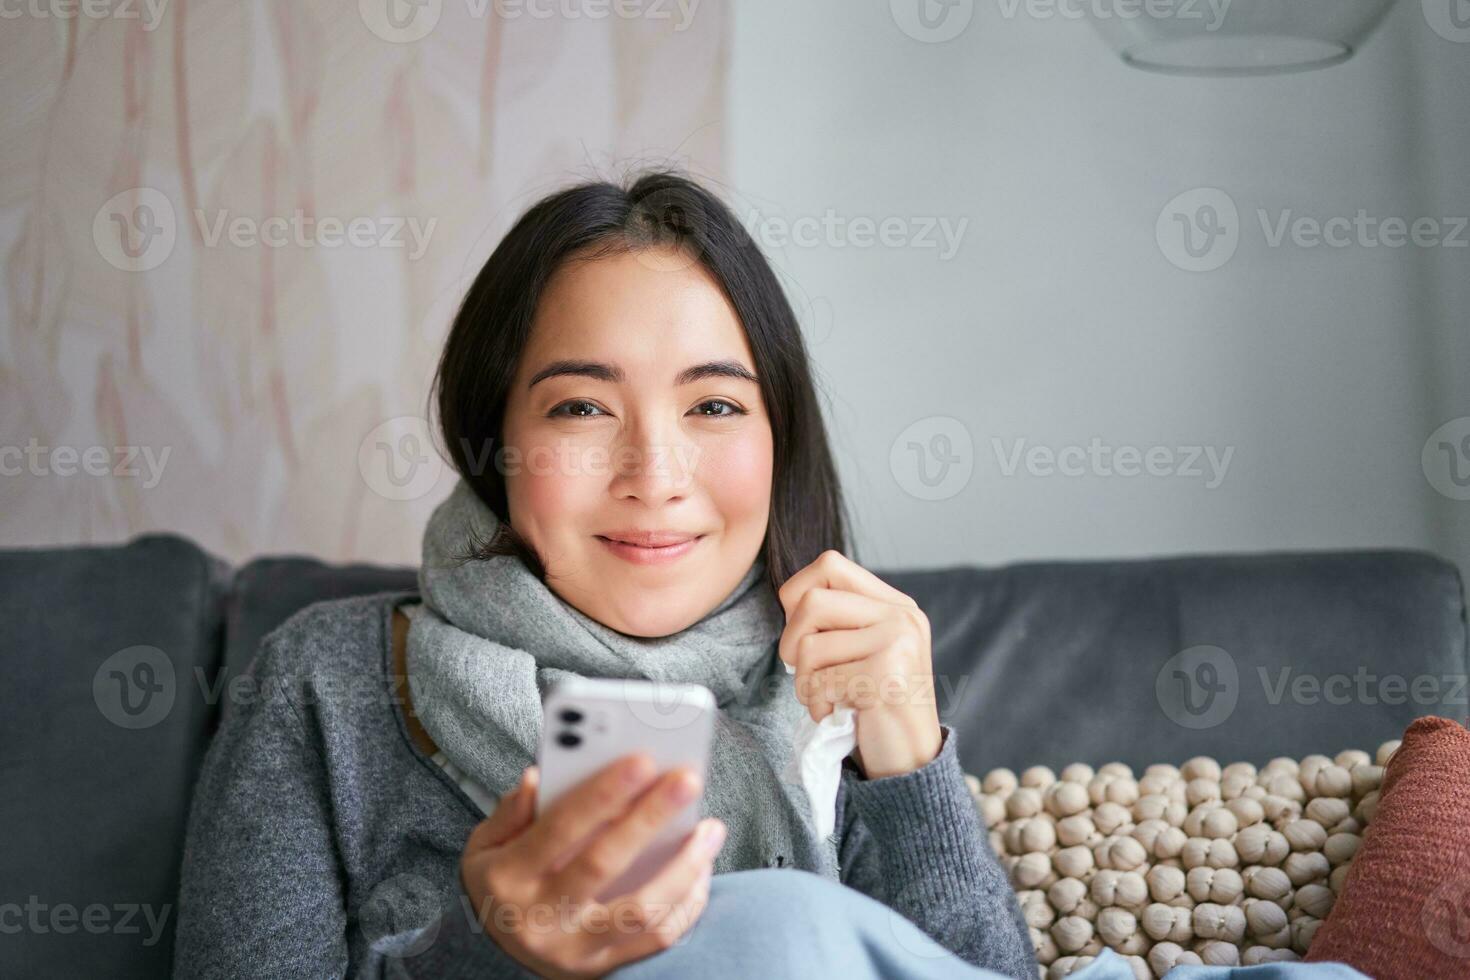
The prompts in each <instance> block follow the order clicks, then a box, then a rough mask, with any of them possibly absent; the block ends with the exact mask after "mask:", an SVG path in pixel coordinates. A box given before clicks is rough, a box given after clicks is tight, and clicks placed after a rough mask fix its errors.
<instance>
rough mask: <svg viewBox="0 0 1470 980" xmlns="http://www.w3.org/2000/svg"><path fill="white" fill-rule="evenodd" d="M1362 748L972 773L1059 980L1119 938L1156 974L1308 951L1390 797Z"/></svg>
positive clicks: (1040, 952) (1146, 974) (1048, 978)
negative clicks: (1138, 766) (1137, 767)
mask: <svg viewBox="0 0 1470 980" xmlns="http://www.w3.org/2000/svg"><path fill="white" fill-rule="evenodd" d="M1398 744H1399V743H1398V742H1397V741H1392V742H1385V743H1384V744H1383V745H1381V746H1379V748H1378V753H1377V755H1376V757H1370V756H1369V755H1368V753H1366V752H1361V751H1358V750H1356V749H1349V750H1347V751H1345V752H1339V753H1338V754H1337V757H1336V758H1334V759H1329V758H1328V757H1327V756H1325V755H1309V756H1307V757H1306V758H1304V759H1302V760H1301V762H1299V763H1298V762H1297V761H1295V760H1293V759H1287V758H1277V759H1272V760H1271V761H1270V762H1269V763H1267V764H1266V765H1265V766H1264V767H1262V768H1261V769H1260V770H1257V769H1256V767H1255V766H1253V765H1251V764H1250V763H1248V762H1236V763H1232V764H1231V765H1228V766H1225V767H1224V768H1223V769H1222V768H1221V767H1220V764H1219V763H1217V762H1216V761H1215V760H1214V759H1210V758H1207V757H1204V756H1199V757H1196V758H1193V759H1190V760H1189V761H1188V762H1186V763H1185V764H1184V765H1183V766H1182V767H1177V768H1176V767H1175V766H1172V765H1153V766H1149V767H1148V769H1146V770H1145V771H1144V774H1143V777H1142V778H1141V779H1135V778H1134V774H1133V770H1132V769H1130V768H1129V767H1128V766H1126V765H1123V764H1122V763H1120V762H1110V763H1108V764H1107V765H1105V766H1102V767H1101V768H1100V769H1098V770H1096V771H1095V772H1094V770H1093V769H1092V767H1091V766H1088V765H1085V764H1083V763H1073V764H1072V765H1070V766H1067V767H1066V768H1065V769H1063V770H1062V772H1061V775H1060V777H1058V776H1057V774H1056V773H1054V772H1052V770H1050V769H1048V768H1047V767H1045V766H1033V767H1032V768H1030V769H1027V770H1026V771H1025V772H1023V773H1021V775H1020V777H1019V778H1017V776H1016V774H1015V773H1013V772H1012V771H1011V770H1009V769H993V770H991V771H990V772H988V773H986V775H985V778H984V779H983V780H980V779H977V778H976V777H974V776H971V775H966V777H965V779H966V781H967V782H968V783H969V784H970V791H971V793H972V794H973V795H974V797H975V805H976V807H977V808H978V809H979V811H980V815H981V817H982V819H984V821H985V825H986V827H988V828H989V831H990V846H991V847H992V848H993V849H994V850H995V853H996V856H997V857H998V858H999V859H1000V862H1001V865H1002V866H1003V867H1004V868H1005V869H1006V871H1007V873H1008V874H1009V875H1010V879H1011V884H1012V886H1013V887H1014V888H1015V889H1016V896H1017V898H1018V899H1019V900H1020V903H1021V909H1022V911H1023V912H1024V913H1025V916H1026V922H1027V923H1028V924H1029V925H1030V927H1031V942H1032V944H1033V945H1034V946H1035V948H1036V958H1037V960H1038V961H1039V963H1040V975H1041V977H1042V978H1044V980H1053V978H1057V977H1064V976H1067V975H1068V974H1069V973H1072V972H1074V971H1076V970H1080V969H1082V968H1083V967H1085V966H1087V965H1088V964H1089V963H1091V962H1092V960H1093V957H1094V956H1096V954H1097V953H1099V952H1101V950H1102V948H1103V946H1108V947H1111V948H1112V949H1113V950H1115V951H1116V952H1118V953H1119V954H1120V955H1122V956H1124V957H1125V958H1126V959H1127V960H1128V962H1129V964H1130V965H1131V966H1132V967H1133V972H1134V974H1135V975H1136V976H1137V977H1139V978H1140V980H1148V978H1152V977H1162V976H1163V975H1164V974H1165V973H1167V972H1168V971H1169V970H1171V969H1173V968H1174V967H1175V966H1177V965H1180V964H1184V963H1196V964H1197V963H1208V964H1212V965H1222V966H1234V965H1242V966H1251V965H1254V964H1257V963H1264V962H1267V961H1269V960H1296V959H1300V958H1301V957H1302V956H1303V955H1305V954H1306V952H1307V948H1308V947H1309V946H1310V945H1311V942H1312V936H1313V934H1314V933H1315V932H1316V931H1317V926H1318V925H1319V924H1320V923H1321V921H1322V920H1323V919H1324V918H1326V917H1327V913H1328V911H1329V910H1330V909H1331V908H1332V903H1333V901H1334V899H1335V898H1336V896H1337V892H1338V890H1339V889H1340V888H1341V887H1342V881H1343V877H1344V876H1345V875H1346V874H1347V869H1348V863H1349V862H1350V861H1351V860H1352V857H1353V854H1354V853H1355V852H1356V851H1357V849H1358V844H1359V843H1360V842H1361V839H1362V833H1363V829H1364V828H1365V827H1366V826H1367V825H1368V821H1369V820H1371V819H1372V817H1373V811H1374V809H1375V808H1376V807H1377V805H1378V783H1379V780H1380V779H1381V778H1382V776H1383V766H1384V765H1385V763H1387V761H1388V757H1389V755H1390V754H1392V752H1393V750H1394V749H1396V748H1397V747H1398Z"/></svg>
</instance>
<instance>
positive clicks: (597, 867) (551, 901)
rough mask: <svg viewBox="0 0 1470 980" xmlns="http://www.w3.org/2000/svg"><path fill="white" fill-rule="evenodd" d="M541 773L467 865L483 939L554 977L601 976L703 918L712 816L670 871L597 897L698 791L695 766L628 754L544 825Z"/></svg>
mask: <svg viewBox="0 0 1470 980" xmlns="http://www.w3.org/2000/svg"><path fill="white" fill-rule="evenodd" d="M538 786H539V770H538V769H537V767H535V766H531V767H528V768H527V769H526V770H525V771H524V772H523V773H522V774H521V781H520V783H519V784H518V785H517V786H516V788H515V789H514V790H512V791H511V792H509V793H507V794H506V795H505V796H503V797H501V799H500V803H499V805H498V806H497V807H496V808H495V812H494V813H492V814H490V816H489V817H487V818H486V819H485V820H484V821H482V822H481V823H480V824H479V825H478V826H476V827H475V829H474V830H473V831H472V832H471V834H470V837H469V840H468V841H467V842H466V844H465V848H464V852H463V853H462V855H461V857H460V875H461V877H462V879H463V881H464V886H465V891H466V893H467V894H468V895H469V896H470V898H471V900H472V901H473V903H474V906H475V908H476V909H477V910H478V913H479V916H480V921H481V922H482V923H483V924H484V926H485V931H486V932H487V933H488V934H489V935H490V936H491V937H492V938H493V939H494V940H495V941H496V942H497V943H499V944H500V946H501V948H503V949H504V950H505V951H506V952H507V953H509V954H510V955H511V956H512V957H514V958H515V959H516V960H517V961H518V962H520V963H521V964H522V965H524V966H526V967H527V968H529V969H531V970H533V971H535V972H536V973H539V974H542V975H544V976H548V977H589V976H601V975H603V974H605V973H608V972H609V971H611V970H613V969H616V968H617V967H619V966H621V965H623V964H625V963H629V962H631V961H633V960H637V959H642V958H643V957H645V956H648V955H650V954H652V953H655V952H658V951H659V950H662V949H666V948H668V947H669V946H671V945H673V944H674V943H675V942H676V941H677V940H678V939H679V937H681V936H682V935H684V933H686V932H687V931H688V930H689V929H690V928H691V927H692V926H693V925H694V923H695V921H697V920H698V918H699V916H700V915H701V914H702V913H703V912H704V908H705V905H706V904H707V903H708V901H709V885H710V876H711V875H712V874H713V866H714V859H715V855H717V854H718V853H719V852H720V848H721V846H722V845H723V844H724V840H725V827H724V824H723V823H721V822H720V821H719V820H718V819H715V818H709V819H706V820H702V821H700V822H699V824H698V825H696V827H695V830H694V833H692V834H690V835H689V839H688V840H686V841H685V842H684V845H683V846H682V847H681V848H680V849H679V851H678V852H677V853H676V854H675V855H674V857H673V858H671V859H670V860H669V861H668V863H667V864H665V865H664V867H663V869H662V870H661V871H659V872H658V873H657V874H656V875H654V876H653V877H652V878H651V879H649V880H648V881H647V882H646V883H645V884H643V885H642V886H641V887H639V888H637V889H636V890H634V891H633V892H630V893H628V894H626V895H621V896H618V897H617V898H613V899H609V900H607V901H605V902H600V901H597V900H596V899H595V898H594V896H595V895H597V894H598V893H599V891H600V890H601V889H602V888H604V887H606V886H607V885H608V884H609V883H610V882H612V881H613V880H614V879H616V878H617V877H618V875H619V874H621V873H622V872H623V871H624V870H626V869H627V867H628V866H629V865H630V864H631V863H632V862H633V860H634V859H635V858H636V857H637V856H638V854H639V853H640V852H641V851H642V850H643V848H644V847H645V846H646V845H647V844H648V843H649V842H650V841H651V840H653V838H654V837H655V836H656V835H657V834H658V831H659V830H660V828H661V827H663V825H664V824H665V823H666V822H667V821H668V820H669V819H670V818H671V817H673V816H674V815H675V814H677V813H678V812H679V811H680V810H681V809H683V808H684V807H685V806H686V805H688V803H689V802H690V801H691V800H694V799H696V798H697V797H698V796H699V794H700V792H701V790H702V786H701V785H700V777H699V776H698V774H696V773H694V772H693V771H691V770H689V769H687V768H683V767H681V768H676V769H672V770H670V771H668V772H665V773H663V774H662V775H660V774H659V773H658V772H656V770H655V767H654V763H653V761H652V759H650V758H649V757H648V756H647V755H646V754H636V755H630V756H624V757H622V758H620V759H618V760H616V761H614V762H613V763H612V764H610V765H608V766H606V767H604V768H603V769H601V770H599V771H598V772H596V773H595V774H593V775H592V776H590V777H588V778H587V779H585V780H583V781H582V782H581V783H579V784H578V785H577V786H575V787H574V788H572V789H570V790H568V791H567V792H566V793H564V794H563V795H562V796H561V797H559V798H558V799H557V800H556V802H555V803H553V804H551V806H550V807H548V808H547V810H546V812H545V813H544V814H542V815H541V816H540V817H539V818H538V817H536V815H535V814H536V794H537V789H538Z"/></svg>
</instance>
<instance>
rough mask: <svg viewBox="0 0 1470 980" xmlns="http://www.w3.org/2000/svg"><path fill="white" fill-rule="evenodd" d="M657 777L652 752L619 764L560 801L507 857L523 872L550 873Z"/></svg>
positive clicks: (625, 758)
mask: <svg viewBox="0 0 1470 980" xmlns="http://www.w3.org/2000/svg"><path fill="white" fill-rule="evenodd" d="M657 775H658V773H657V771H656V770H655V769H654V765H653V759H651V758H650V757H649V756H648V754H647V753H643V752H640V753H636V754H634V755H629V756H623V757H622V758H620V759H617V760H614V761H613V762H611V763H609V764H608V765H606V766H604V767H603V768H602V769H599V770H598V771H597V772H595V773H593V774H592V775H591V776H588V777H587V778H586V779H584V780H582V781H581V782H580V783H578V784H577V785H576V786H573V787H572V788H571V789H569V790H567V792H565V793H563V794H562V795H561V796H560V797H558V798H557V800H556V802H555V803H553V804H552V805H551V806H550V807H549V808H548V809H547V810H546V812H545V813H544V814H542V815H541V816H540V817H539V818H538V819H536V820H534V821H533V822H532V823H531V826H530V827H528V828H527V829H526V832H525V833H523V834H521V835H520V836H519V837H517V838H515V840H513V841H511V843H510V845H509V847H510V848H512V850H511V852H510V855H509V857H508V859H509V860H510V861H511V862H513V864H514V865H515V866H516V868H517V870H518V871H520V872H522V873H525V874H531V875H541V874H545V873H546V872H547V871H548V870H549V869H550V867H551V865H552V864H553V863H554V862H555V861H557V860H558V859H559V858H560V857H561V856H562V855H563V854H564V853H565V852H566V851H567V850H568V849H569V848H571V847H573V846H575V845H578V844H580V843H581V842H582V840H583V839H584V838H585V837H586V836H587V835H588V834H589V833H591V832H592V831H593V830H596V829H597V828H598V827H599V826H600V825H602V824H603V823H606V822H607V821H608V820H611V819H613V818H615V817H617V816H618V815H619V814H621V813H622V812H623V810H625V809H626V808H627V806H628V804H629V803H630V802H631V801H632V800H633V798H634V797H636V796H637V795H638V794H639V793H641V792H642V791H643V790H644V789H646V788H647V787H648V784H649V783H650V782H652V781H653V780H654V778H655V777H656V776H657Z"/></svg>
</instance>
